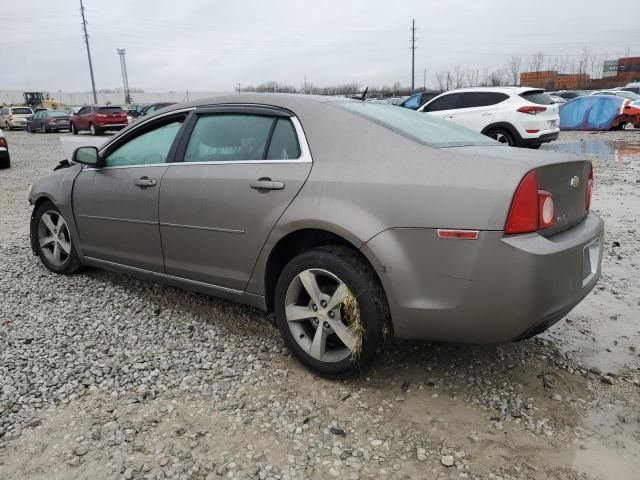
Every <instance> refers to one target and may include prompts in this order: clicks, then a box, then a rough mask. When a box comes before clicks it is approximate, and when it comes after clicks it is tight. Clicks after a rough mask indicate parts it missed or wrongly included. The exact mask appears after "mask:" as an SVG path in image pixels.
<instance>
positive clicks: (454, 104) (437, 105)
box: [424, 93, 462, 112]
mask: <svg viewBox="0 0 640 480" xmlns="http://www.w3.org/2000/svg"><path fill="white" fill-rule="evenodd" d="M460 97H462V94H460V93H451V94H449V95H444V96H443V97H440V98H437V99H435V100H434V101H433V102H432V103H430V104H429V105H427V107H425V109H424V111H425V112H439V111H441V110H454V109H456V108H460Z"/></svg>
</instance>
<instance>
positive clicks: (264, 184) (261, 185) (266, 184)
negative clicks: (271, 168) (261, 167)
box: [251, 177, 284, 190]
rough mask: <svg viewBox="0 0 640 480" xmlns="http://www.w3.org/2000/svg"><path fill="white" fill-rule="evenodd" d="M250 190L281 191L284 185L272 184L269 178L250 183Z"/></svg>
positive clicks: (279, 183)
mask: <svg viewBox="0 0 640 480" xmlns="http://www.w3.org/2000/svg"><path fill="white" fill-rule="evenodd" d="M251 188H253V189H254V190H282V189H283V188H284V183H282V182H274V181H273V180H271V179H270V178H269V177H263V178H260V179H258V180H256V181H254V182H251Z"/></svg>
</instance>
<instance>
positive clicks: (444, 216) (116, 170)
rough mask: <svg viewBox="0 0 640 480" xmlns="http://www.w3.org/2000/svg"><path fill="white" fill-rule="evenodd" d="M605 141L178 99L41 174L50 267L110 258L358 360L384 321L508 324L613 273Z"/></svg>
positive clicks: (38, 197) (541, 318)
mask: <svg viewBox="0 0 640 480" xmlns="http://www.w3.org/2000/svg"><path fill="white" fill-rule="evenodd" d="M592 183H593V172H592V166H591V163H590V162H589V161H588V160H584V159H580V158H575V157H570V156H564V155H560V154H553V153H547V152H538V151H523V150H520V149H513V148H509V147H505V146H502V145H500V144H499V143H497V142H495V141H493V140H491V139H489V138H487V137H485V136H483V135H480V134H477V133H474V132H472V131H470V130H467V129H465V128H463V127H460V126H457V125H453V124H451V123H448V122H446V121H443V120H440V119H437V118H434V117H431V116H428V115H421V114H420V113H416V112H413V111H411V110H407V109H400V108H397V107H394V106H391V105H388V104H384V103H376V102H365V101H360V100H345V99H337V98H328V97H311V96H303V95H268V94H267V95H260V94H255V95H253V94H247V95H244V94H243V95H235V96H228V97H219V98H215V99H213V100H208V101H205V100H200V101H197V102H191V103H186V104H180V105H174V106H171V107H168V108H165V109H163V110H160V111H159V112H157V113H155V114H153V115H151V116H149V117H145V118H144V119H143V120H141V121H139V122H136V123H135V124H133V125H131V126H129V127H128V128H126V129H125V130H123V131H122V132H120V133H119V134H118V135H116V136H114V137H112V138H111V139H109V140H108V141H107V143H105V144H104V145H102V146H100V147H99V148H96V147H81V148H79V149H77V150H76V151H75V152H74V155H73V162H72V163H70V164H68V166H67V168H60V169H58V170H56V171H55V172H53V173H52V174H51V175H49V176H47V177H45V178H42V179H39V180H36V181H35V182H34V184H33V187H32V190H31V193H30V196H29V200H30V202H31V204H32V205H33V216H32V221H31V242H32V248H33V251H34V252H35V254H36V255H38V256H39V258H40V260H41V261H42V263H43V264H44V265H45V266H46V267H47V268H48V269H50V270H52V271H54V272H59V273H71V272H75V271H77V270H79V269H80V268H81V267H82V266H84V265H91V266H95V267H102V268H106V269H111V270H115V271H119V272H124V273H128V274H131V275H136V276H139V277H142V278H146V279H150V280H156V281H163V282H166V283H169V284H173V285H176V286H179V287H182V288H186V289H190V290H195V291H199V292H203V293H206V294H210V295H215V296H218V297H224V298H227V299H231V300H234V301H238V302H243V303H246V304H249V305H252V306H254V307H258V308H261V309H264V310H268V311H274V312H275V314H276V317H277V323H278V326H279V329H280V332H281V334H282V336H283V338H284V340H285V342H286V344H287V345H288V347H289V348H290V350H291V351H292V352H293V354H294V355H295V356H296V357H298V358H299V359H300V360H301V361H302V362H303V363H304V364H306V365H307V366H308V367H310V368H311V369H313V370H314V371H316V372H319V373H321V374H323V375H327V376H339V375H345V374H351V373H355V372H358V371H359V370H360V369H361V368H362V367H363V366H364V365H365V364H366V363H367V362H369V361H370V360H372V359H373V358H374V357H375V356H376V352H378V351H379V349H380V348H381V347H382V346H383V343H384V339H385V336H387V335H396V336H398V337H402V338H412V339H430V340H442V341H462V342H501V341H508V340H515V339H522V338H527V337H530V336H532V335H535V334H537V333H539V332H541V331H543V330H545V329H546V328H548V327H549V326H550V325H552V324H554V323H555V322H556V321H558V320H559V319H561V318H562V317H564V316H565V315H566V314H567V312H569V311H570V310H571V309H572V308H573V307H574V306H575V305H576V304H577V303H578V302H580V300H581V299H582V298H583V297H584V296H585V295H586V294H587V293H588V292H589V291H590V290H591V289H592V288H593V287H594V285H595V284H596V282H597V280H598V277H599V275H600V263H601V258H602V248H601V246H602V241H603V222H602V221H601V220H600V219H599V218H598V217H597V216H596V215H595V214H593V213H591V212H590V199H591V188H592Z"/></svg>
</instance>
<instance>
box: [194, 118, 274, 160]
mask: <svg viewBox="0 0 640 480" xmlns="http://www.w3.org/2000/svg"><path fill="white" fill-rule="evenodd" d="M273 122H274V118H273V117H269V116H264V115H249V114H213V115H202V116H200V117H199V118H198V121H197V122H196V125H195V127H194V128H193V132H192V133H191V138H190V139H189V144H188V145H187V150H186V152H185V154H184V161H185V162H237V161H243V160H262V159H263V158H264V153H265V148H266V146H267V140H268V138H269V132H270V131H271V127H272V125H273Z"/></svg>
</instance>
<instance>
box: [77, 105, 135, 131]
mask: <svg viewBox="0 0 640 480" xmlns="http://www.w3.org/2000/svg"><path fill="white" fill-rule="evenodd" d="M127 125H129V119H128V118H127V112H125V111H124V110H123V109H122V108H121V107H114V106H110V105H87V106H85V107H82V108H81V109H80V111H78V113H76V114H75V115H73V116H72V117H71V131H72V132H73V134H74V135H77V134H78V132H81V131H83V130H88V131H89V132H90V133H91V135H99V134H100V133H102V132H104V131H106V130H122V129H123V128H124V127H126V126H127Z"/></svg>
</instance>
